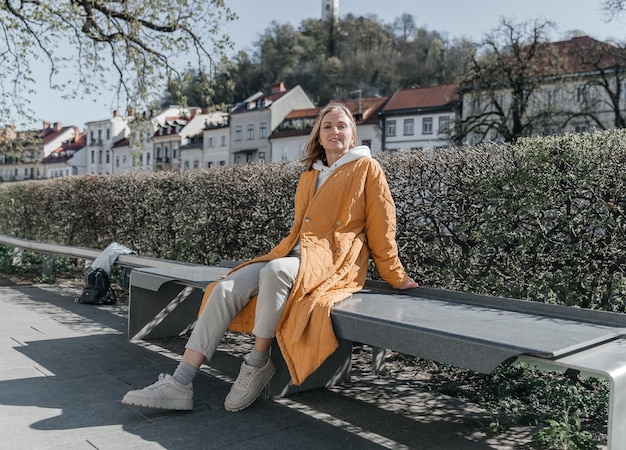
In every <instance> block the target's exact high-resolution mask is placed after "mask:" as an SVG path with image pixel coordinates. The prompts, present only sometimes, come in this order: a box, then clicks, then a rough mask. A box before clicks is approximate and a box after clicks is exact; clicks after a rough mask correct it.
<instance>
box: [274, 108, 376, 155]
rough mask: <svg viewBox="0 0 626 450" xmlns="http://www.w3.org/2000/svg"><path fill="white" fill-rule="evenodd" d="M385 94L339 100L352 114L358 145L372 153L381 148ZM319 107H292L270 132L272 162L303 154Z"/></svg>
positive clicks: (319, 109)
mask: <svg viewBox="0 0 626 450" xmlns="http://www.w3.org/2000/svg"><path fill="white" fill-rule="evenodd" d="M387 100H388V97H372V98H364V99H358V100H355V99H348V100H344V101H342V103H343V104H344V105H345V106H346V107H347V108H348V109H349V110H350V112H351V113H352V115H353V116H354V120H355V122H356V130H357V145H366V146H368V147H369V148H370V150H371V151H372V153H376V152H379V151H380V150H381V149H382V128H381V119H380V112H381V111H382V108H383V107H384V105H385V103H386V102H387ZM321 110H322V108H321V107H318V108H307V109H294V110H293V111H291V112H290V113H289V114H288V115H287V116H286V117H285V119H284V120H283V122H282V123H281V124H280V125H279V126H278V128H277V129H276V130H275V131H274V132H273V133H272V135H271V136H270V141H271V144H272V159H271V162H298V161H300V160H301V159H302V158H303V157H304V152H305V146H306V143H307V141H308V139H309V135H310V134H311V130H312V128H313V125H314V124H315V121H316V120H317V117H318V115H319V113H320V111H321Z"/></svg>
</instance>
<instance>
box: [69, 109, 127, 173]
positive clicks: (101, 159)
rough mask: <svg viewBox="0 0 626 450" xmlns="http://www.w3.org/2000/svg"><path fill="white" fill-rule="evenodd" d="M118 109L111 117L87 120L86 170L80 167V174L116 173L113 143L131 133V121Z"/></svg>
mask: <svg viewBox="0 0 626 450" xmlns="http://www.w3.org/2000/svg"><path fill="white" fill-rule="evenodd" d="M128 122H129V121H128V119H127V118H126V117H122V116H121V115H120V114H119V112H118V111H114V113H113V117H112V118H111V119H104V120H97V121H93V122H87V124H86V125H87V148H86V149H85V150H86V153H87V157H86V164H87V166H86V167H85V170H84V172H83V171H82V168H78V174H79V175H80V174H83V173H88V174H97V175H109V174H112V173H114V172H115V171H114V161H113V145H114V144H115V143H116V142H118V141H120V140H122V139H124V138H125V137H126V136H127V135H128V133H129V129H130V127H129V123H128Z"/></svg>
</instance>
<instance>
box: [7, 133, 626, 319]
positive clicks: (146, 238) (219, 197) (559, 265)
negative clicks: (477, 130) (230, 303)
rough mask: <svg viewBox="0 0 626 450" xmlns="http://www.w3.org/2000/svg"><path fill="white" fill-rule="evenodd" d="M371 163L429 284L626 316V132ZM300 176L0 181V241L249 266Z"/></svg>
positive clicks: (236, 170) (261, 171)
mask: <svg viewBox="0 0 626 450" xmlns="http://www.w3.org/2000/svg"><path fill="white" fill-rule="evenodd" d="M376 157H377V159H378V160H379V161H380V163H381V165H382V166H383V168H384V170H385V173H386V174H387V178H388V181H389V184H390V186H391V189H392V193H393V196H394V199H395V201H396V207H397V215H398V233H397V240H398V244H399V247H400V253H401V258H402V261H403V262H404V264H405V266H406V267H407V269H408V270H409V272H410V273H411V274H413V275H414V276H415V278H416V279H417V280H418V281H419V282H420V283H421V284H423V285H429V286H437V287H442V288H448V289H456V290H465V291H472V292H476V293H484V294H492V295H503V296H509V297H514V298H521V299H529V300H534V301H541V302H555V303H563V304H568V305H577V306H581V307H586V308H598V309H605V310H614V311H623V310H624V305H625V302H626V276H625V272H626V176H625V175H624V172H625V169H626V131H622V130H616V131H609V132H595V133H585V134H569V135H565V136H558V137H547V138H533V139H523V140H520V141H519V142H518V143H517V144H515V145H487V146H482V147H470V146H465V147H459V148H451V149H442V150H438V151H436V152H435V153H434V154H433V155H426V154H424V153H423V152H419V151H399V152H389V153H383V154H379V155H377V156H376ZM301 171H302V167H301V166H300V165H297V164H263V165H246V166H235V167H220V168H212V169H208V170H198V171H191V172H186V173H183V174H181V173H171V172H156V173H152V174H128V175H120V176H78V177H68V178H61V179H53V180H46V181H34V182H23V183H13V184H0V233H2V234H8V235H13V236H19V237H22V238H26V239H34V240H40V241H46V242H54V243H59V244H67V245H73V246H85V247H94V248H104V247H105V246H106V245H108V244H109V243H110V242H113V241H116V242H120V243H122V244H124V245H127V246H129V247H131V248H133V249H135V250H137V251H138V252H139V253H140V254H142V255H148V256H154V257H160V258H168V259H175V260H181V261H189V262H194V263H203V264H216V263H218V262H219V261H220V260H221V259H224V258H225V259H233V260H243V259H247V258H250V257H253V256H255V255H258V254H260V253H263V252H265V251H267V250H268V249H269V248H271V247H272V246H273V245H274V244H275V243H276V242H278V240H280V238H282V237H283V236H284V235H285V234H287V232H288V230H289V228H290V226H291V221H292V214H293V209H292V208H293V205H292V203H293V195H294V192H295V188H296V184H297V181H298V177H299V174H300V173H301ZM371 276H372V277H373V278H376V277H377V274H376V272H375V268H374V267H372V268H371Z"/></svg>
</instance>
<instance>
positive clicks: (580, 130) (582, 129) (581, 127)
mask: <svg viewBox="0 0 626 450" xmlns="http://www.w3.org/2000/svg"><path fill="white" fill-rule="evenodd" d="M588 129H589V127H588V126H587V125H586V124H581V125H576V126H575V127H574V131H575V132H576V133H584V132H585V131H587V130H588Z"/></svg>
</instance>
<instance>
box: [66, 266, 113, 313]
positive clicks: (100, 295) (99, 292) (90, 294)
mask: <svg viewBox="0 0 626 450" xmlns="http://www.w3.org/2000/svg"><path fill="white" fill-rule="evenodd" d="M116 302H117V298H116V297H115V291H114V290H113V288H112V287H111V281H110V280H109V274H108V273H106V271H105V270H104V269H102V268H97V269H93V270H91V271H89V272H87V274H86V275H85V287H84V288H83V292H82V293H81V294H80V297H79V298H77V299H76V303H86V304H89V305H112V304H114V303H116Z"/></svg>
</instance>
